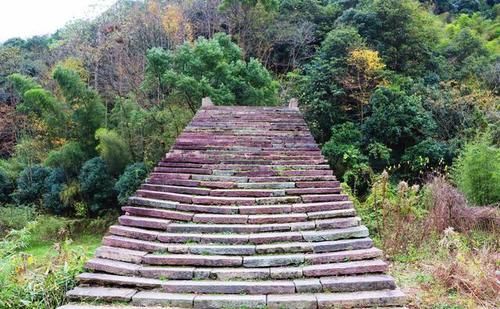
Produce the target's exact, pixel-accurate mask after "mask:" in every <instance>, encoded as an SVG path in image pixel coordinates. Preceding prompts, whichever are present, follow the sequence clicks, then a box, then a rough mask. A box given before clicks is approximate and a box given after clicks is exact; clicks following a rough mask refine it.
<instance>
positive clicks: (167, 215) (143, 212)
mask: <svg viewBox="0 0 500 309" xmlns="http://www.w3.org/2000/svg"><path fill="white" fill-rule="evenodd" d="M122 210H123V211H124V212H125V214H126V215H133V216H137V217H151V218H161V219H167V220H176V221H191V220H192V219H193V216H194V213H190V212H184V211H175V210H167V209H157V208H145V207H134V206H124V207H122Z"/></svg>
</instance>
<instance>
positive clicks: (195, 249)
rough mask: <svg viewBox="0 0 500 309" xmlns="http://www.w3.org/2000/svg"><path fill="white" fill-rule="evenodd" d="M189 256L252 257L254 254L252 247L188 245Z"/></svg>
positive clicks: (253, 247)
mask: <svg viewBox="0 0 500 309" xmlns="http://www.w3.org/2000/svg"><path fill="white" fill-rule="evenodd" d="M189 252H190V253H191V254H202V255H207V254H210V255H217V254H220V255H253V254H255V246H254V245H190V246H189Z"/></svg>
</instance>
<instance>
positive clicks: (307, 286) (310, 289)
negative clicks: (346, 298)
mask: <svg viewBox="0 0 500 309" xmlns="http://www.w3.org/2000/svg"><path fill="white" fill-rule="evenodd" d="M293 283H294V284H295V290H296V291H297V293H319V292H321V291H323V286H322V285H321V282H320V281H319V279H296V280H293Z"/></svg>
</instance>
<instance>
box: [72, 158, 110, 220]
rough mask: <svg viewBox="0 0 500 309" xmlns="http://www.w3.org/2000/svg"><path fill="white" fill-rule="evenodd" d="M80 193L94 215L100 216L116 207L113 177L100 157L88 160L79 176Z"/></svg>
mask: <svg viewBox="0 0 500 309" xmlns="http://www.w3.org/2000/svg"><path fill="white" fill-rule="evenodd" d="M78 181H79V182H80V193H81V195H82V197H83V199H84V201H85V202H86V203H87V205H88V206H89V210H90V213H91V214H92V215H98V214H100V213H102V211H104V210H106V209H111V208H113V207H114V206H115V205H116V200H115V192H114V190H113V186H114V179H113V178H112V177H111V175H110V173H109V170H108V166H107V164H106V162H105V161H104V160H103V159H101V158H100V157H96V158H93V159H90V160H88V161H87V162H85V163H84V164H83V166H82V169H81V171H80V174H79V175H78Z"/></svg>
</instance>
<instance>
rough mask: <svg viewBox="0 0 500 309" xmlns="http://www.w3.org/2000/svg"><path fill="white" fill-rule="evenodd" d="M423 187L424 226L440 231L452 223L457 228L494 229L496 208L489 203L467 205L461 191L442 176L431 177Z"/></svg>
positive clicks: (498, 216) (497, 218)
mask: <svg viewBox="0 0 500 309" xmlns="http://www.w3.org/2000/svg"><path fill="white" fill-rule="evenodd" d="M426 189H427V200H426V202H427V204H428V205H427V208H428V209H429V215H428V216H427V219H426V220H427V226H428V227H427V230H434V231H436V232H442V231H444V230H445V229H447V228H448V227H452V228H454V229H455V230H457V231H460V232H469V231H471V230H473V229H476V228H482V229H484V230H488V231H491V232H494V231H495V229H496V227H497V226H499V223H500V211H499V210H498V209H495V208H493V207H469V206H468V205H467V201H466V200H465V197H464V196H463V194H462V193H460V192H459V191H458V190H457V189H456V188H455V187H453V186H452V185H451V184H449V183H448V182H447V181H446V180H445V179H444V178H443V177H434V179H433V180H432V181H431V182H429V183H428V184H427V185H426Z"/></svg>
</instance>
